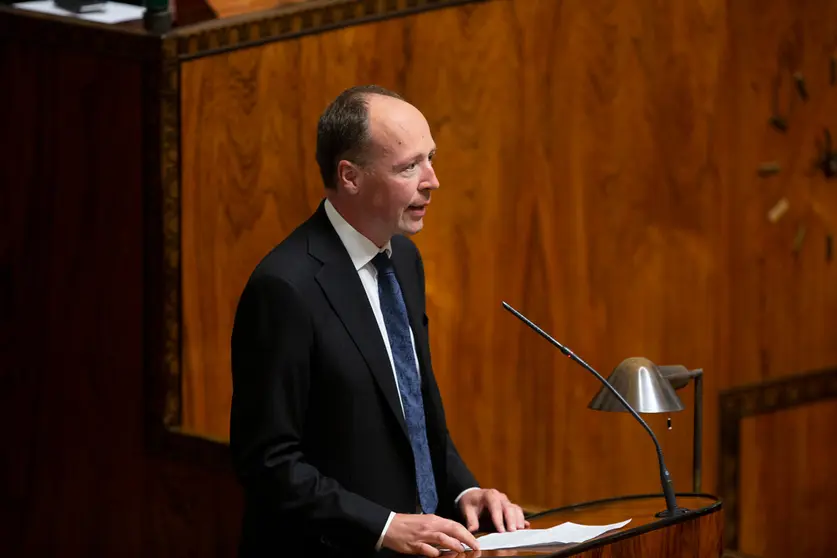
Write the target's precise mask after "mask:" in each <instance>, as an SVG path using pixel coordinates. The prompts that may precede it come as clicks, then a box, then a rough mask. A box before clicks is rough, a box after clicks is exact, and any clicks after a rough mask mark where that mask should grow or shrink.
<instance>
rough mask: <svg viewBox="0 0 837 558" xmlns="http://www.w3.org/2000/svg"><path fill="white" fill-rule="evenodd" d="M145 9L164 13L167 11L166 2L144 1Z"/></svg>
mask: <svg viewBox="0 0 837 558" xmlns="http://www.w3.org/2000/svg"><path fill="white" fill-rule="evenodd" d="M145 7H146V9H148V10H149V11H152V12H165V11H167V10H168V9H169V1H168V0H145Z"/></svg>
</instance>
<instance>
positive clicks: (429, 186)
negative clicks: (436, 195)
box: [420, 167, 439, 190]
mask: <svg viewBox="0 0 837 558" xmlns="http://www.w3.org/2000/svg"><path fill="white" fill-rule="evenodd" d="M420 187H421V188H422V189H425V190H435V189H436V188H438V187H439V179H438V178H437V177H436V170H435V169H434V168H433V167H429V168H428V169H427V173H426V175H425V176H424V180H422V182H421V185H420Z"/></svg>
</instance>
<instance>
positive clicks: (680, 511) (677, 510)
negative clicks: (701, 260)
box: [654, 508, 689, 519]
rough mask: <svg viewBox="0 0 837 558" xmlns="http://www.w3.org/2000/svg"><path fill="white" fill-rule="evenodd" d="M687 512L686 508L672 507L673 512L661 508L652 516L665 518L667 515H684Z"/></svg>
mask: <svg viewBox="0 0 837 558" xmlns="http://www.w3.org/2000/svg"><path fill="white" fill-rule="evenodd" d="M687 513H689V509H688V508H674V512H673V513H672V512H670V511H668V510H663V511H660V512H657V513H655V514H654V517H659V518H660V519H666V518H669V517H677V516H679V515H685V514H687Z"/></svg>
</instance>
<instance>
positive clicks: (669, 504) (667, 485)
mask: <svg viewBox="0 0 837 558" xmlns="http://www.w3.org/2000/svg"><path fill="white" fill-rule="evenodd" d="M503 307H504V308H505V309H506V310H508V311H509V312H511V313H512V314H514V315H515V316H516V317H517V318H518V319H519V320H520V321H522V322H523V323H525V324H526V325H528V326H529V327H531V328H532V329H534V330H535V331H536V332H538V333H539V334H541V336H543V337H544V338H545V339H546V340H547V341H549V342H550V343H552V344H553V345H555V346H556V347H558V349H559V350H560V351H561V352H562V353H564V355H566V356H568V357H569V358H571V359H572V360H574V361H575V362H576V363H578V364H580V365H581V366H582V367H583V368H585V369H586V370H587V371H589V372H590V373H591V374H593V375H594V376H595V377H596V378H598V379H599V381H600V382H601V383H603V384H604V385H605V386H607V388H608V389H609V390H610V391H612V392H613V395H615V396H616V398H617V399H619V401H620V402H621V403H622V405H624V406H625V408H626V409H627V410H628V411H629V412H630V413H631V414H632V415H633V416H634V418H635V419H636V420H637V421H639V423H640V424H641V425H642V427H643V428H645V431H646V432H648V435H649V436H651V440H652V441H653V442H654V446H655V447H656V448H657V460H658V461H659V462H660V484H661V485H662V487H663V496H664V497H665V500H666V509H665V510H662V511H660V512H657V513H656V514H655V515H656V517H662V518H665V517H674V516H677V515H682V514H684V513H686V512H688V511H689V510H687V509H686V508H678V507H677V500H676V499H675V497H674V483H673V482H672V480H671V475H670V474H669V473H668V469H667V468H666V464H665V460H664V459H663V450H662V448H660V442H658V441H657V437H656V436H654V432H653V431H652V430H651V428H650V427H649V426H648V424H647V423H646V422H645V421H644V420H642V417H640V416H639V413H637V412H636V411H635V410H634V408H633V407H631V406H630V404H629V403H628V402H627V401H625V398H624V397H622V394H620V393H619V392H618V391H616V389H615V388H614V387H613V386H612V385H610V383H609V382H608V381H607V380H605V379H604V378H603V377H602V375H601V374H599V373H598V372H596V371H595V370H593V367H592V366H590V365H589V364H587V363H586V362H584V361H583V360H581V359H580V358H579V357H577V356H576V355H575V353H573V352H572V351H571V350H569V349H568V348H567V347H565V346H564V345H562V344H561V343H559V342H558V341H556V340H555V339H553V338H552V336H550V335H549V334H548V333H546V332H545V331H544V330H542V329H541V328H539V327H538V326H536V325H535V324H534V323H532V322H531V320H529V318H527V317H526V316H524V315H523V314H521V313H520V312H518V311H517V310H515V309H514V308H512V307H511V306H509V305H508V304H507V303H506V302H503Z"/></svg>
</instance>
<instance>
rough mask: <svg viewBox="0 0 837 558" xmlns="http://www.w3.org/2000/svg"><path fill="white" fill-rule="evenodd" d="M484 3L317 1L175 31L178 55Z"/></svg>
mask: <svg viewBox="0 0 837 558" xmlns="http://www.w3.org/2000/svg"><path fill="white" fill-rule="evenodd" d="M485 1H487V0H315V1H311V2H303V3H300V4H291V5H285V6H280V7H279V8H276V9H274V10H271V11H265V12H256V13H251V14H246V15H242V16H237V17H230V18H224V19H218V20H214V21H208V22H206V23H201V24H197V25H193V26H189V27H186V28H182V29H178V30H174V31H173V32H172V33H171V34H170V35H168V37H171V38H173V39H175V40H176V41H177V55H178V57H179V58H180V59H181V60H190V59H193V58H199V57H202V56H209V55H213V54H219V53H223V52H228V51H231V50H237V49H241V48H249V47H253V46H257V45H262V44H265V43H271V42H274V41H280V40H287V39H292V38H295V37H300V36H302V35H310V34H314V33H322V32H324V31H330V30H333V29H339V28H341V27H348V26H351V25H360V24H363V23H370V22H372V21H379V20H382V19H388V18H392V17H403V16H407V15H412V14H416V13H420V12H424V11H429V10H436V9H440V8H447V7H451V6H456V5H460V4H468V3H474V2H485Z"/></svg>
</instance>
